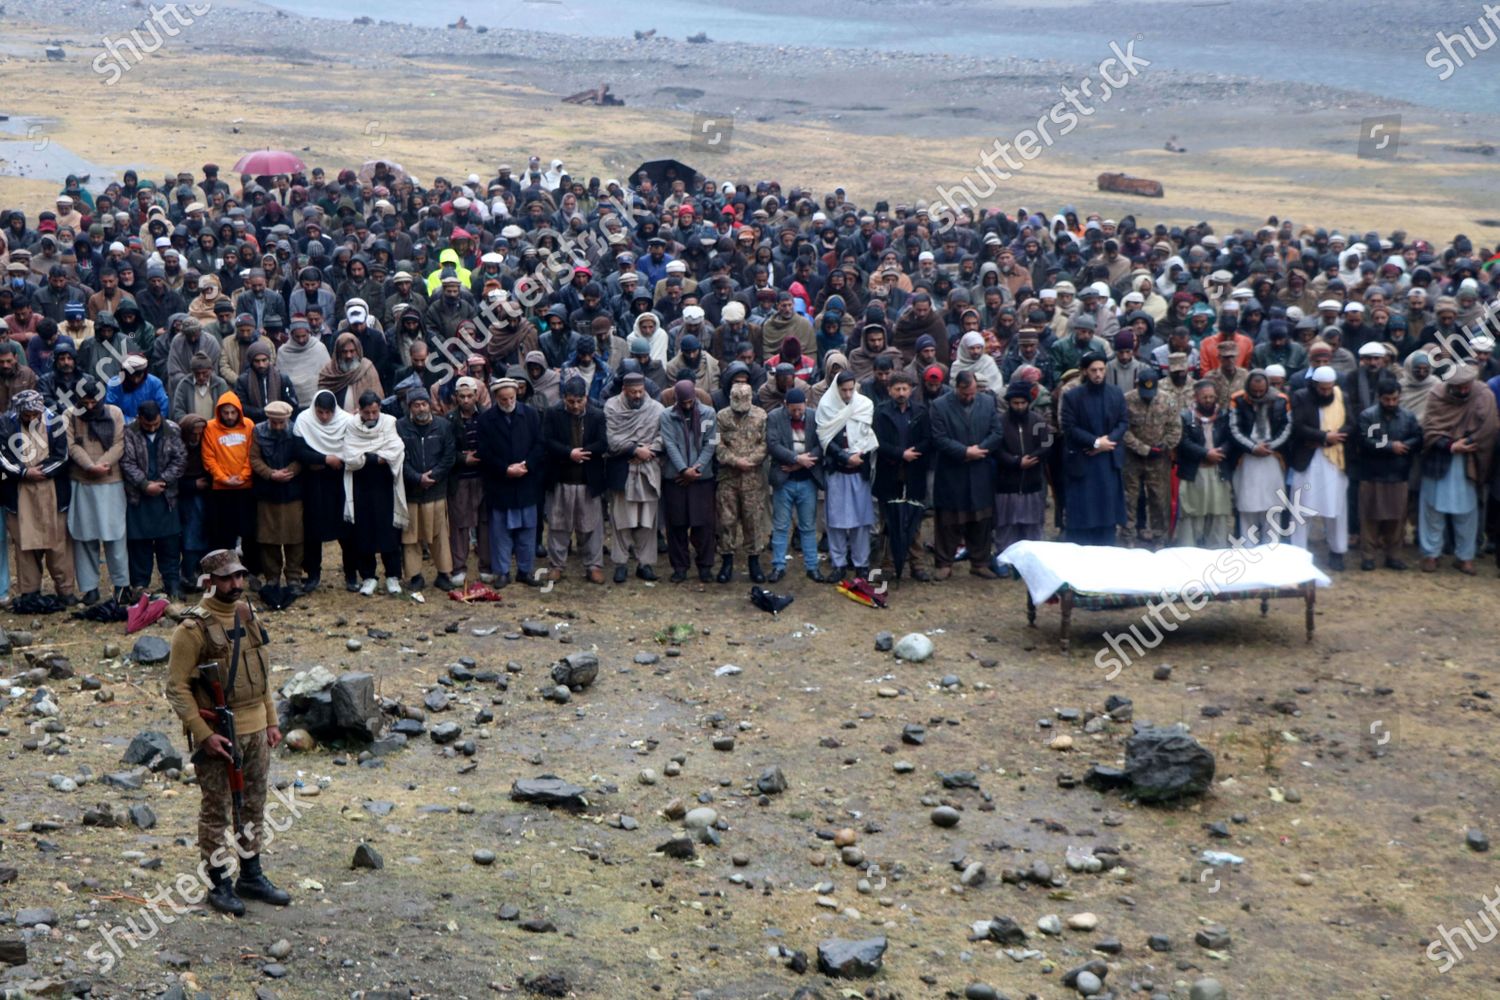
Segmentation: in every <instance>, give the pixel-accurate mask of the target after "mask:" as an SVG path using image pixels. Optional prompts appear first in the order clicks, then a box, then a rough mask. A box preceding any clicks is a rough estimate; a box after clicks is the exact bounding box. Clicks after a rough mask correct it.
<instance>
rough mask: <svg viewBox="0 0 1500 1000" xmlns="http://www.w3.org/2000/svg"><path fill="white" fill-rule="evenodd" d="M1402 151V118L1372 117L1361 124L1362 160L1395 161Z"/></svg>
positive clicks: (1360, 145) (1396, 116)
mask: <svg viewBox="0 0 1500 1000" xmlns="http://www.w3.org/2000/svg"><path fill="white" fill-rule="evenodd" d="M1400 149H1401V116H1400V115H1371V116H1370V117H1369V118H1362V119H1360V122H1359V149H1358V151H1357V152H1356V154H1355V155H1357V156H1358V157H1359V158H1360V159H1361V160H1394V159H1395V158H1396V154H1397V153H1398V152H1399V151H1400Z"/></svg>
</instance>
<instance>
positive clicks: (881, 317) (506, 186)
mask: <svg viewBox="0 0 1500 1000" xmlns="http://www.w3.org/2000/svg"><path fill="white" fill-rule="evenodd" d="M218 174H219V171H218V168H217V167H215V166H214V165H213V164H207V165H205V166H204V167H203V169H202V171H201V176H196V175H194V174H192V173H191V172H186V171H184V172H182V173H179V174H177V175H175V176H174V177H169V178H167V179H165V181H164V182H162V183H160V184H158V183H156V182H154V181H150V180H141V179H139V178H138V177H137V175H136V174H135V173H134V172H128V173H127V174H126V175H125V178H124V179H123V181H122V182H119V183H114V184H111V185H109V186H108V187H107V188H106V189H104V190H103V191H98V192H91V191H88V190H86V189H84V188H83V187H82V185H80V184H79V183H78V182H77V180H76V179H71V178H70V180H69V183H68V184H67V186H66V188H65V190H64V191H63V192H62V193H61V194H60V195H59V196H58V198H57V200H56V204H55V206H54V207H53V208H52V209H49V210H47V211H44V212H42V213H40V215H39V216H38V217H37V218H36V219H35V220H34V221H33V220H32V219H31V218H30V216H29V215H28V213H27V212H25V211H23V210H21V209H10V210H7V211H5V212H3V213H0V266H3V267H4V269H5V272H6V280H5V282H4V284H3V286H0V319H3V326H0V410H3V411H4V415H3V417H0V477H3V478H0V506H3V507H4V510H5V513H6V516H5V520H4V529H3V530H4V534H5V539H4V540H3V544H0V553H3V555H0V597H3V598H4V599H6V600H12V598H13V604H14V606H15V607H16V608H17V609H18V610H23V611H27V610H29V611H35V612H43V611H49V610H57V609H59V608H61V607H65V606H68V605H71V604H74V603H77V602H78V601H80V600H82V601H83V602H84V603H85V604H90V605H92V604H95V603H98V602H100V601H102V600H107V599H113V600H116V601H118V602H122V603H123V602H125V601H127V600H128V599H130V598H132V597H134V596H135V595H136V594H138V593H140V592H144V591H145V590H148V589H150V588H151V587H152V584H153V580H154V579H156V578H159V580H160V589H161V590H163V591H165V592H167V593H169V594H171V595H173V596H177V595H180V594H181V593H182V592H183V591H184V590H186V589H191V588H192V587H193V586H194V585H195V584H196V582H197V576H198V574H197V571H196V567H197V565H198V562H199V560H200V559H201V558H202V556H203V555H204V554H205V553H206V552H208V551H209V550H215V549H232V548H235V547H236V546H238V547H239V548H240V549H241V551H242V552H243V561H244V563H245V565H246V567H247V568H248V569H249V570H250V571H251V573H252V580H253V581H254V584H255V585H256V586H258V587H260V588H262V589H263V591H264V589H265V588H270V590H269V591H265V592H268V593H270V594H271V595H272V596H273V598H274V601H275V602H276V603H280V602H285V601H289V600H290V599H292V598H293V597H295V596H296V595H300V594H303V593H311V592H313V591H315V590H316V589H317V588H318V587H319V586H320V584H321V582H322V572H323V559H324V547H325V545H326V544H327V543H330V542H337V543H338V544H339V546H340V548H341V557H342V559H341V561H342V570H343V575H344V580H345V584H346V586H347V587H348V589H350V590H351V591H359V592H361V593H363V594H366V595H371V594H374V593H375V592H376V591H377V590H379V589H381V588H382V578H383V588H384V589H385V590H386V591H387V592H388V593H391V594H402V593H414V594H420V593H421V592H422V591H423V589H424V588H425V587H426V586H427V581H428V574H429V570H430V572H431V576H432V582H433V584H434V585H435V586H437V587H439V588H442V589H449V588H452V587H456V586H462V585H464V583H465V582H466V580H467V579H468V577H469V575H470V571H471V565H472V569H473V571H474V573H475V574H477V576H478V578H479V579H481V580H482V581H484V582H485V583H488V584H490V585H492V586H504V585H505V584H507V583H509V582H512V581H517V582H521V583H526V584H537V583H541V582H542V581H544V580H546V579H561V578H563V576H564V574H565V572H566V571H567V569H568V567H569V565H570V563H572V564H573V565H574V566H575V567H576V569H575V572H577V573H579V574H580V576H581V577H582V578H584V579H587V580H588V581H590V582H592V583H598V584H602V583H605V582H606V580H607V579H610V578H612V579H613V581H614V582H615V583H616V584H624V583H626V582H627V580H628V579H629V576H630V566H631V563H632V561H633V562H634V566H635V569H634V572H635V575H636V576H637V577H640V578H642V579H646V580H654V579H656V578H657V575H656V570H655V567H656V564H657V561H658V553H659V552H664V553H665V554H666V556H667V560H668V562H669V564H670V567H671V579H672V580H673V581H677V582H680V581H683V580H685V579H687V578H688V576H689V574H690V573H692V572H694V571H696V573H697V575H698V577H699V579H701V580H703V581H714V580H717V581H718V582H720V583H727V582H729V581H731V580H733V579H735V577H736V574H737V573H739V572H741V570H743V572H745V573H746V574H748V576H749V578H750V579H752V580H754V581H757V582H760V581H763V580H770V581H777V580H780V579H781V578H782V577H783V576H784V575H785V574H786V572H787V567H788V564H789V560H790V559H791V558H792V554H791V551H790V550H791V547H792V546H793V544H796V545H798V546H799V547H800V555H801V561H802V567H801V568H802V571H803V572H804V573H806V575H807V576H808V577H809V578H811V579H813V580H817V581H833V580H837V579H841V578H845V577H850V576H868V575H869V573H870V571H871V569H872V568H873V566H875V565H880V566H882V567H883V568H884V569H885V572H886V576H887V578H888V579H893V580H899V579H900V578H901V576H902V575H908V576H909V577H910V578H912V579H916V580H924V581H925V580H930V579H934V578H936V579H944V578H947V577H949V576H951V574H952V573H953V571H954V568H955V566H957V565H960V564H962V563H964V562H967V564H968V567H967V568H968V571H969V572H970V573H971V574H973V575H976V576H979V577H982V578H994V577H996V576H997V575H1002V574H1004V573H1005V572H1006V567H1004V566H1003V565H1001V564H1000V563H999V562H998V560H997V559H996V558H994V556H995V553H997V552H998V551H1000V550H1003V549H1004V547H1005V546H1007V545H1009V544H1010V543H1011V542H1014V541H1017V540H1021V539H1035V538H1041V537H1042V536H1043V533H1044V529H1045V527H1046V522H1047V511H1048V510H1049V509H1051V510H1052V511H1053V512H1054V518H1055V522H1056V525H1057V527H1058V528H1059V529H1061V531H1062V533H1063V537H1065V538H1066V539H1068V540H1070V541H1075V542H1079V543H1081V544H1091V545H1112V544H1125V545H1142V546H1157V545H1162V544H1168V543H1172V544H1185V545H1201V546H1207V547H1222V546H1226V545H1228V544H1230V542H1231V539H1232V538H1239V539H1245V540H1248V541H1249V542H1251V543H1255V542H1258V541H1263V540H1266V539H1268V538H1270V537H1271V536H1273V535H1276V534H1282V533H1289V534H1290V538H1291V541H1292V543H1293V544H1297V545H1302V546H1306V545H1308V544H1309V532H1308V528H1309V525H1310V523H1311V522H1313V521H1321V522H1322V526H1323V532H1322V533H1323V536H1324V538H1325V540H1326V547H1327V552H1328V556H1327V563H1328V565H1329V566H1330V567H1331V568H1333V569H1336V570H1337V569H1343V568H1344V556H1345V554H1346V552H1347V551H1348V550H1349V548H1350V546H1351V544H1353V540H1354V539H1355V538H1357V539H1358V544H1359V555H1360V563H1361V566H1362V568H1364V569H1366V570H1371V569H1376V568H1377V567H1378V566H1380V565H1384V566H1385V567H1388V568H1390V569H1395V570H1399V569H1404V568H1405V566H1406V564H1405V562H1404V561H1403V560H1402V558H1401V552H1402V549H1403V547H1404V545H1405V543H1406V528H1407V525H1408V523H1409V522H1410V521H1412V520H1414V521H1415V524H1416V530H1415V542H1416V545H1417V548H1418V550H1419V552H1420V558H1421V568H1422V569H1423V570H1426V571H1435V570H1436V569H1437V568H1438V560H1439V558H1440V556H1442V555H1443V554H1444V553H1445V552H1448V553H1452V554H1453V556H1454V559H1455V565H1456V567H1457V568H1458V569H1459V570H1460V571H1462V572H1464V573H1470V574H1472V573H1474V572H1475V568H1474V560H1475V558H1476V554H1477V553H1478V551H1479V550H1480V548H1481V547H1482V546H1483V544H1484V541H1485V538H1486V534H1487V531H1486V527H1487V522H1488V520H1489V519H1488V518H1486V516H1485V515H1486V512H1487V511H1492V510H1494V508H1495V504H1494V503H1493V502H1492V496H1493V495H1494V491H1493V490H1492V489H1491V476H1492V474H1493V473H1494V471H1495V470H1496V468H1497V466H1496V463H1495V462H1494V461H1493V458H1494V452H1495V448H1496V439H1497V433H1496V432H1497V421H1496V406H1495V400H1496V395H1497V393H1500V364H1497V362H1496V360H1495V359H1493V357H1492V352H1493V349H1494V340H1493V339H1492V337H1491V328H1492V326H1493V318H1494V316H1493V303H1494V300H1495V294H1496V290H1497V279H1496V277H1495V270H1496V269H1495V264H1496V258H1495V257H1494V255H1493V254H1492V251H1491V250H1489V249H1487V248H1483V247H1476V246H1474V244H1473V243H1472V242H1471V241H1470V240H1469V239H1468V238H1467V237H1466V236H1463V235H1462V234H1460V235H1456V236H1454V237H1453V238H1452V239H1450V240H1447V241H1441V242H1436V243H1434V242H1430V241H1428V240H1425V239H1421V238H1411V237H1409V236H1408V234H1406V233H1404V232H1401V231H1392V232H1390V233H1387V234H1384V235H1382V234H1380V233H1377V232H1370V233H1365V234H1357V233H1356V234H1351V235H1349V236H1346V235H1344V234H1342V233H1339V232H1337V231H1335V232H1329V231H1327V230H1324V229H1318V228H1313V227H1301V228H1298V227H1296V226H1294V225H1293V224H1292V223H1291V222H1290V221H1281V220H1277V219H1275V218H1272V219H1270V220H1269V221H1268V223H1267V224H1266V225H1264V226H1261V227H1259V228H1255V229H1236V230H1234V231H1233V232H1231V233H1228V234H1225V235H1223V236H1221V235H1219V234H1218V233H1216V232H1215V231H1214V230H1213V228H1212V227H1210V226H1209V225H1207V224H1204V223H1199V224H1196V225H1189V226H1184V227H1173V226H1168V225H1166V224H1159V225H1156V226H1154V227H1151V228H1148V227H1147V226H1145V225H1142V224H1139V223H1137V221H1136V220H1135V219H1133V218H1126V219H1123V220H1121V221H1118V222H1117V221H1115V220H1112V219H1105V218H1101V217H1100V216H1098V215H1093V216H1087V217H1084V218H1080V217H1079V215H1078V214H1077V213H1076V212H1075V211H1074V210H1073V209H1071V208H1070V207H1068V208H1064V209H1063V210H1062V211H1061V212H1059V213H1057V214H1056V215H1054V216H1052V217H1051V218H1050V219H1049V218H1047V217H1045V216H1043V215H1041V214H1039V213H1035V212H1032V211H1030V210H1028V209H1025V208H1021V209H1019V210H1016V211H1014V212H1007V211H1001V210H995V209H991V210H986V211H983V212H978V211H976V212H972V213H960V215H959V216H958V217H956V218H952V217H947V218H943V217H934V216H930V215H929V213H928V211H927V209H926V208H925V207H924V206H923V205H921V204H917V205H914V206H911V205H899V204H898V205H895V206H892V205H891V204H889V203H887V202H884V201H879V202H875V203H873V204H871V205H869V206H867V207H860V206H857V205H855V204H854V203H853V202H852V201H850V200H849V198H848V196H847V194H846V192H845V191H844V190H843V189H842V188H839V189H837V190H835V191H833V192H831V193H828V194H826V195H824V196H822V197H821V198H819V197H816V196H814V195H812V194H809V193H805V192H802V191H799V190H797V189H792V190H790V191H788V192H786V193H785V194H783V192H782V190H781V187H780V185H779V184H778V183H777V182H775V181H763V182H760V183H757V184H753V185H752V184H750V183H748V182H741V183H739V184H723V185H720V184H718V183H716V182H715V181H713V180H711V179H707V178H703V177H701V176H693V177H675V176H672V175H670V174H668V175H666V176H655V177H653V176H651V175H649V174H647V173H645V172H643V173H642V174H641V175H639V176H637V177H634V178H631V179H630V180H629V181H628V182H627V183H625V184H621V183H620V182H618V181H615V180H607V181H605V182H603V183H601V182H600V181H599V180H598V178H591V179H590V180H588V181H587V182H585V181H583V180H582V179H580V178H575V177H573V176H572V175H570V174H569V173H568V172H567V171H566V170H565V169H564V168H563V165H562V163H561V162H560V161H553V163H552V164H551V165H550V166H548V167H544V166H543V165H542V164H541V163H540V162H538V161H537V160H536V159H535V158H533V160H532V162H531V163H530V164H529V165H528V167H527V168H526V169H524V170H522V171H519V172H515V171H513V170H512V168H511V167H510V166H508V165H502V166H501V167H500V168H499V169H498V170H497V171H496V173H495V175H494V176H493V177H491V178H490V179H489V180H488V181H484V182H482V181H481V179H480V177H479V176H478V175H477V174H471V175H469V176H468V178H467V179H466V180H465V181H463V182H459V183H454V182H450V181H449V180H447V179H446V178H437V179H435V180H434V181H433V183H432V184H431V185H430V186H425V187H424V186H421V185H419V184H418V183H417V182H416V181H415V179H414V178H411V177H409V176H407V175H406V174H404V173H403V172H401V171H400V170H399V168H395V167H388V166H386V165H384V164H376V165H373V166H372V168H370V169H367V170H366V172H365V173H364V174H362V175H359V174H356V173H355V172H354V171H351V170H344V171H340V172H339V173H338V175H337V177H336V178H335V179H329V178H328V176H327V175H326V174H325V173H324V172H323V171H322V170H321V169H314V170H312V171H310V172H308V174H306V175H302V174H297V175H283V176H278V177H249V176H246V177H241V178H239V179H238V180H239V184H238V187H237V188H234V187H231V185H230V183H229V182H227V181H224V180H221V179H220V178H219V176H218ZM820 497H821V500H822V502H821V504H820V502H819V500H820ZM1289 513H1295V514H1296V515H1297V516H1296V517H1295V518H1294V519H1292V518H1289V517H1288V514H1289ZM928 519H930V520H931V523H932V527H931V530H930V533H924V530H923V523H924V521H925V520H928ZM1490 534H1492V532H1490ZM768 543H769V544H768ZM12 549H13V551H12ZM824 552H826V556H825V555H824ZM606 555H607V557H608V562H609V564H610V569H611V570H612V572H611V571H607V570H606ZM471 557H472V560H471ZM767 557H769V559H768V562H769V565H767ZM12 569H14V573H15V577H16V581H15V582H16V584H17V586H16V588H15V590H16V594H15V595H12V593H11V590H12V587H11V583H12V580H11V573H12ZM44 572H45V574H46V576H48V577H50V579H51V583H52V593H50V594H44V593H43V582H44V581H43V575H44ZM106 574H107V576H108V579H107V580H105V579H104V577H105V575H106Z"/></svg>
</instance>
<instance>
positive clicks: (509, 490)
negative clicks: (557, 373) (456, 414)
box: [479, 378, 547, 587]
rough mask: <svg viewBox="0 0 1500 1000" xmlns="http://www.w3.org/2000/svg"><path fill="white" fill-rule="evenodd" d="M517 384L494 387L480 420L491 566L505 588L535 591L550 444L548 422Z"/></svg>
mask: <svg viewBox="0 0 1500 1000" xmlns="http://www.w3.org/2000/svg"><path fill="white" fill-rule="evenodd" d="M518 389H519V386H518V385H517V383H516V381H515V380H514V379H509V378H503V379H499V380H497V381H496V382H495V383H494V384H493V385H492V386H491V388H490V395H491V396H492V397H493V398H494V400H495V405H494V406H492V407H490V408H489V409H488V410H485V411H484V412H483V413H481V414H480V415H479V458H480V461H481V463H482V468H483V470H484V499H485V503H486V504H487V505H488V506H489V509H490V567H491V569H492V570H493V571H494V573H495V575H496V577H497V580H496V586H498V587H504V586H505V585H506V584H508V583H510V580H511V574H510V571H511V564H512V561H514V563H515V569H516V577H515V578H516V579H517V580H519V581H520V582H522V583H524V584H527V585H529V586H535V585H538V584H539V583H540V581H538V580H536V579H535V578H534V577H533V575H532V574H533V571H534V569H535V564H536V541H537V537H536V536H537V531H536V526H537V507H538V505H539V504H540V503H541V501H542V486H543V481H544V475H545V470H544V468H543V462H544V461H545V460H546V456H547V452H546V443H545V441H543V439H542V418H541V415H540V414H538V413H537V411H536V410H534V409H532V408H531V407H530V406H528V405H526V404H525V403H521V402H518V401H517V399H516V393H517V391H518Z"/></svg>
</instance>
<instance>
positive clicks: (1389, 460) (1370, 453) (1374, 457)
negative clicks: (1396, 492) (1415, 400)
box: [1355, 403, 1422, 483]
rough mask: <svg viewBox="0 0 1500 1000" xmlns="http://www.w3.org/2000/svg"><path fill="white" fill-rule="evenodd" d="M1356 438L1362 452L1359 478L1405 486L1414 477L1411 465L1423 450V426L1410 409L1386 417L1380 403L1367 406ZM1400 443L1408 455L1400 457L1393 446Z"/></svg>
mask: <svg viewBox="0 0 1500 1000" xmlns="http://www.w3.org/2000/svg"><path fill="white" fill-rule="evenodd" d="M1358 427H1359V430H1358V431H1357V433H1356V436H1355V442H1356V447H1357V448H1358V449H1359V468H1360V474H1359V478H1360V479H1362V480H1367V481H1369V482H1373V483H1404V482H1406V481H1407V479H1408V478H1409V477H1410V475H1411V463H1412V462H1413V461H1415V460H1416V457H1417V454H1418V453H1419V452H1420V451H1421V450H1422V425H1421V424H1420V423H1418V422H1417V418H1416V416H1415V415H1414V414H1413V413H1412V412H1411V411H1410V410H1407V409H1403V408H1402V407H1399V406H1398V407H1396V412H1395V413H1394V414H1393V415H1391V416H1389V417H1388V416H1386V415H1385V414H1384V413H1383V412H1382V411H1381V408H1380V404H1379V403H1376V404H1375V405H1374V406H1367V407H1365V408H1364V409H1363V410H1361V411H1360V414H1359V424H1358ZM1397 441H1400V442H1401V443H1402V444H1405V445H1406V454H1405V455H1398V454H1396V453H1395V452H1394V451H1392V450H1391V445H1393V444H1395V443H1396V442H1397Z"/></svg>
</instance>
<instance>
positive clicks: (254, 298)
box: [172, 269, 287, 378]
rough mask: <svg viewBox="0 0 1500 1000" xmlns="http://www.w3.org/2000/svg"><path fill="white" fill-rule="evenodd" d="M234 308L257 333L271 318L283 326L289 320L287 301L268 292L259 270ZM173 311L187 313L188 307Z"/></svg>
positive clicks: (250, 279)
mask: <svg viewBox="0 0 1500 1000" xmlns="http://www.w3.org/2000/svg"><path fill="white" fill-rule="evenodd" d="M234 308H235V311H236V312H237V313H239V314H241V315H248V316H249V317H250V323H251V326H252V327H253V328H254V329H255V330H257V331H258V330H263V329H265V326H266V319H267V318H268V317H270V316H279V317H280V318H281V319H282V321H283V324H284V322H285V320H286V318H287V315H286V300H285V299H283V298H282V297H281V296H280V295H278V294H275V293H273V292H268V291H267V290H266V275H265V272H264V271H261V270H259V269H256V270H254V271H251V272H250V277H249V278H247V279H246V280H245V290H244V291H242V292H240V294H239V295H238V297H236V298H235V300H234ZM172 311H173V312H187V307H186V306H184V307H183V308H181V309H174V310H172ZM226 353H227V352H226ZM235 374H239V373H238V372H236V373H235ZM225 377H226V378H227V377H229V376H225Z"/></svg>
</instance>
